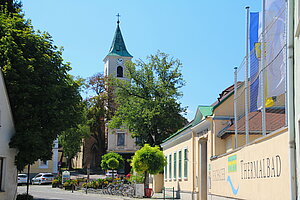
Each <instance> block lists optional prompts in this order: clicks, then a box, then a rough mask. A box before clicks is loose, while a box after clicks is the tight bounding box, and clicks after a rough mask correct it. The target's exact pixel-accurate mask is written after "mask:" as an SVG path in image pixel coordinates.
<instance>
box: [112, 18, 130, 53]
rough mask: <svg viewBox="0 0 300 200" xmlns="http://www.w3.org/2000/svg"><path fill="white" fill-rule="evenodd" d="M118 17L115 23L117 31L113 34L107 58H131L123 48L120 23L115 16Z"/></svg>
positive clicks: (124, 47)
mask: <svg viewBox="0 0 300 200" xmlns="http://www.w3.org/2000/svg"><path fill="white" fill-rule="evenodd" d="M117 17H118V21H117V29H116V32H115V36H114V39H113V42H112V44H111V47H110V50H109V53H108V56H124V57H131V58H132V57H133V56H132V55H130V53H129V52H128V51H127V49H126V46H125V42H124V40H123V37H122V33H121V29H120V26H119V24H120V21H119V17H120V15H119V14H118V15H117Z"/></svg>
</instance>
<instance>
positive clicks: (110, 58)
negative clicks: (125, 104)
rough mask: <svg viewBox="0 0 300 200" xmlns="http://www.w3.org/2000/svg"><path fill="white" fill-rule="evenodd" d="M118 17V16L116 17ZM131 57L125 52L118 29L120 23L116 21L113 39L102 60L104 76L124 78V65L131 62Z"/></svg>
mask: <svg viewBox="0 0 300 200" xmlns="http://www.w3.org/2000/svg"><path fill="white" fill-rule="evenodd" d="M117 16H118V17H119V16H120V15H119V14H118V15H117ZM131 59H132V55H130V53H129V52H128V51H127V49H126V46H125V42H124V40H123V37H122V33H121V29H120V21H119V19H118V21H117V28H116V32H115V35H114V39H113V41H112V44H111V47H110V50H109V53H108V54H107V56H106V57H105V58H104V60H103V62H104V75H105V76H109V75H112V76H113V77H117V78H121V79H123V78H125V79H126V77H124V71H125V65H124V63H125V62H126V61H127V60H131Z"/></svg>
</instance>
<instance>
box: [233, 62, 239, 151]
mask: <svg viewBox="0 0 300 200" xmlns="http://www.w3.org/2000/svg"><path fill="white" fill-rule="evenodd" d="M236 101H237V67H235V68H234V100H233V109H234V141H235V142H234V148H235V149H236V148H237V147H238V125H237V102H236Z"/></svg>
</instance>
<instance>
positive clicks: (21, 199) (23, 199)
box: [17, 193, 33, 200]
mask: <svg viewBox="0 0 300 200" xmlns="http://www.w3.org/2000/svg"><path fill="white" fill-rule="evenodd" d="M17 200H33V196H32V195H30V194H28V196H27V194H26V193H23V194H18V196H17Z"/></svg>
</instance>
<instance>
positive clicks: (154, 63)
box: [109, 52, 187, 146]
mask: <svg viewBox="0 0 300 200" xmlns="http://www.w3.org/2000/svg"><path fill="white" fill-rule="evenodd" d="M147 60H148V62H147V63H146V62H143V61H142V60H139V61H137V62H136V63H133V62H127V63H126V70H127V71H126V77H127V78H128V79H129V80H130V81H126V80H119V79H117V80H114V83H113V85H114V87H115V88H116V104H117V105H118V107H117V111H116V112H115V115H114V116H113V117H112V120H111V121H110V123H109V126H110V128H119V127H121V126H122V125H124V124H125V125H126V126H127V127H128V128H129V130H130V132H132V133H133V136H134V137H139V138H140V145H141V146H143V144H145V143H148V144H150V145H151V146H154V145H160V144H161V142H162V141H163V140H164V139H165V138H167V137H168V136H169V135H170V134H172V133H174V132H175V131H176V130H178V129H179V128H181V127H182V126H184V125H185V123H186V122H187V121H186V119H185V118H184V117H183V116H182V115H181V114H183V113H185V110H186V109H185V108H182V107H181V105H180V103H179V102H178V98H180V97H181V96H182V94H181V93H180V91H179V89H180V88H181V87H182V86H183V85H184V81H183V78H182V74H181V72H180V68H181V67H182V64H181V62H180V61H179V60H177V59H173V58H169V56H168V55H167V54H165V53H161V52H158V53H157V54H156V55H150V56H149V57H148V58H147Z"/></svg>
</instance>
